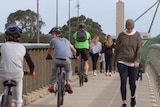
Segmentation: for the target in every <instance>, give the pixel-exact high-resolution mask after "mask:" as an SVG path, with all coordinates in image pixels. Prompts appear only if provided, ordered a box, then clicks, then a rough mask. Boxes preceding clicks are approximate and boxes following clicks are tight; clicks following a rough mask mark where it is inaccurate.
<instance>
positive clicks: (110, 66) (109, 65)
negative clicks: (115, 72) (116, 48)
mask: <svg viewBox="0 0 160 107" xmlns="http://www.w3.org/2000/svg"><path fill="white" fill-rule="evenodd" d="M107 59H108V67H109V76H111V75H112V55H108V58H107Z"/></svg>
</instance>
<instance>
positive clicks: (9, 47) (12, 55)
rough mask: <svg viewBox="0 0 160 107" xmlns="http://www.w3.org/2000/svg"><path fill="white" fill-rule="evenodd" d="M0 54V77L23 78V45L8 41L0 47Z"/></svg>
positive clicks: (24, 51) (24, 52)
mask: <svg viewBox="0 0 160 107" xmlns="http://www.w3.org/2000/svg"><path fill="white" fill-rule="evenodd" d="M0 52H1V64H0V77H5V78H19V77H23V76H24V72H23V59H24V56H25V54H26V48H25V47H24V45H23V44H21V43H18V42H11V41H8V42H5V43H4V44H2V45H1V48H0Z"/></svg>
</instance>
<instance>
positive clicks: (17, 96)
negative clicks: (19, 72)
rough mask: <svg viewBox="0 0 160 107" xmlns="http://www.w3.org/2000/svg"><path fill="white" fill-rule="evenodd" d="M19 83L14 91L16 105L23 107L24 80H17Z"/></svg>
mask: <svg viewBox="0 0 160 107" xmlns="http://www.w3.org/2000/svg"><path fill="white" fill-rule="evenodd" d="M15 80H16V82H17V86H16V87H14V91H15V96H14V97H15V104H16V107H22V102H23V99H22V90H23V78H17V79H15Z"/></svg>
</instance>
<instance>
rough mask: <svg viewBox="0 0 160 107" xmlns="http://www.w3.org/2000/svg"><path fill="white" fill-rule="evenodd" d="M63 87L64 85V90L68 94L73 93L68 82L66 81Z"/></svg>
mask: <svg viewBox="0 0 160 107" xmlns="http://www.w3.org/2000/svg"><path fill="white" fill-rule="evenodd" d="M65 87H66V92H68V93H69V94H72V93H73V90H72V87H71V85H70V84H69V83H66V85H65Z"/></svg>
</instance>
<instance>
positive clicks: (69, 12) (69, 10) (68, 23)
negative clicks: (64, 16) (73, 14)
mask: <svg viewBox="0 0 160 107" xmlns="http://www.w3.org/2000/svg"><path fill="white" fill-rule="evenodd" d="M70 1H71V0H69V23H68V24H69V41H70V36H71V28H70V27H71V24H70Z"/></svg>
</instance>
